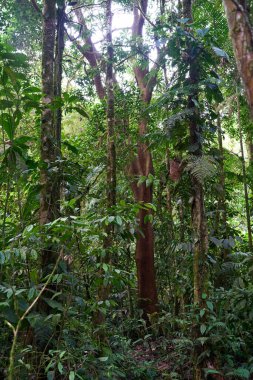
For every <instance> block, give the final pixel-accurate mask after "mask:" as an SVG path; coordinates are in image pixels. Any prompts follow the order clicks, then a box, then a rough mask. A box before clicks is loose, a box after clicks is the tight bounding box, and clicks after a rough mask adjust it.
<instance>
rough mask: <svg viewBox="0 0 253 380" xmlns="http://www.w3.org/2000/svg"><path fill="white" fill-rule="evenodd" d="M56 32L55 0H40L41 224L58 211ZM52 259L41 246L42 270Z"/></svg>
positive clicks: (56, 216)
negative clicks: (55, 90) (56, 168)
mask: <svg viewBox="0 0 253 380" xmlns="http://www.w3.org/2000/svg"><path fill="white" fill-rule="evenodd" d="M55 33H56V1H55V0H44V8H43V47H42V92H43V95H44V98H43V111H42V120H41V161H42V168H41V173H40V181H41V186H42V188H41V193H40V212H39V221H40V224H41V225H42V226H43V225H45V224H47V223H50V222H52V221H53V220H55V219H57V218H58V217H59V214H60V202H59V181H58V180H57V179H56V177H57V176H55V173H54V170H52V168H53V167H54V166H55V161H56V157H57V156H56V152H57V149H56V148H57V143H56V131H55V124H54V111H53V110H52V109H51V108H50V105H51V104H52V102H53V100H54V53H55ZM55 262H56V252H55V250H54V249H52V247H48V246H47V247H44V248H43V250H42V268H43V270H44V271H45V270H46V268H47V267H48V266H49V265H50V264H54V263H55Z"/></svg>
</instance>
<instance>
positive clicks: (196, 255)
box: [183, 0, 208, 380]
mask: <svg viewBox="0 0 253 380" xmlns="http://www.w3.org/2000/svg"><path fill="white" fill-rule="evenodd" d="M183 12H184V17H185V18H188V19H189V20H190V21H192V0H184V1H183ZM189 49H191V47H190V46H189ZM199 73H200V66H199V63H198V57H194V58H193V59H192V60H191V62H190V67H189V82H190V85H192V86H197V84H198V82H199V80H200V74H199ZM196 99H198V91H197V90H193V92H192V94H191V95H190V96H189V101H188V107H189V108H192V109H193V115H192V116H191V117H190V121H189V132H190V145H191V146H194V147H195V150H194V153H193V154H194V155H195V156H196V157H201V156H202V143H201V134H202V131H201V126H200V125H201V122H200V115H199V110H198V108H196V106H195V100H196ZM191 183H192V209H191V217H192V232H193V282H194V284H193V286H194V304H195V306H197V309H196V310H199V308H200V309H202V308H204V306H205V305H204V303H205V301H204V300H203V297H202V294H203V293H205V291H206V276H207V273H206V272H207V268H206V259H207V251H208V230H207V222H206V215H205V206H204V186H203V184H202V183H201V182H200V181H199V180H198V179H197V178H196V177H195V176H191ZM199 336H200V331H199V325H198V324H196V326H195V329H194V337H195V339H197V338H198V337H199ZM201 351H202V348H201V347H200V345H199V344H197V345H196V348H195V352H194V380H201V379H203V377H204V376H203V373H202V365H203V363H199V355H200V354H201Z"/></svg>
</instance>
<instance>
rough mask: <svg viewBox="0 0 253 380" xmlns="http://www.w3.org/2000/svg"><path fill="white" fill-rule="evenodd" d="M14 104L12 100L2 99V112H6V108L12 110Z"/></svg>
mask: <svg viewBox="0 0 253 380" xmlns="http://www.w3.org/2000/svg"><path fill="white" fill-rule="evenodd" d="M12 106H13V102H12V101H11V100H6V99H1V100H0V110H5V109H6V108H11V107H12Z"/></svg>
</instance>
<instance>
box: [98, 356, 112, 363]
mask: <svg viewBox="0 0 253 380" xmlns="http://www.w3.org/2000/svg"><path fill="white" fill-rule="evenodd" d="M108 359H109V358H108V356H101V357H100V358H98V360H99V361H101V362H106V361H107V360H108Z"/></svg>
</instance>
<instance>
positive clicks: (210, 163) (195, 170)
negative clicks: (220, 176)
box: [185, 155, 217, 184]
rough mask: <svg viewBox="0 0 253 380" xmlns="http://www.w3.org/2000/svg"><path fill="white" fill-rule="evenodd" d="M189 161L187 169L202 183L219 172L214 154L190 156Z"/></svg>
mask: <svg viewBox="0 0 253 380" xmlns="http://www.w3.org/2000/svg"><path fill="white" fill-rule="evenodd" d="M187 161H188V163H187V165H186V167H185V169H186V170H187V171H189V172H190V173H191V175H192V176H193V177H194V178H195V179H196V180H197V181H198V182H200V183H202V184H204V182H205V180H206V179H210V178H212V177H213V176H215V175H216V173H217V166H216V161H215V159H214V158H213V157H212V156H207V155H206V156H204V155H203V156H198V157H197V156H190V157H189V158H188V160H187Z"/></svg>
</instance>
